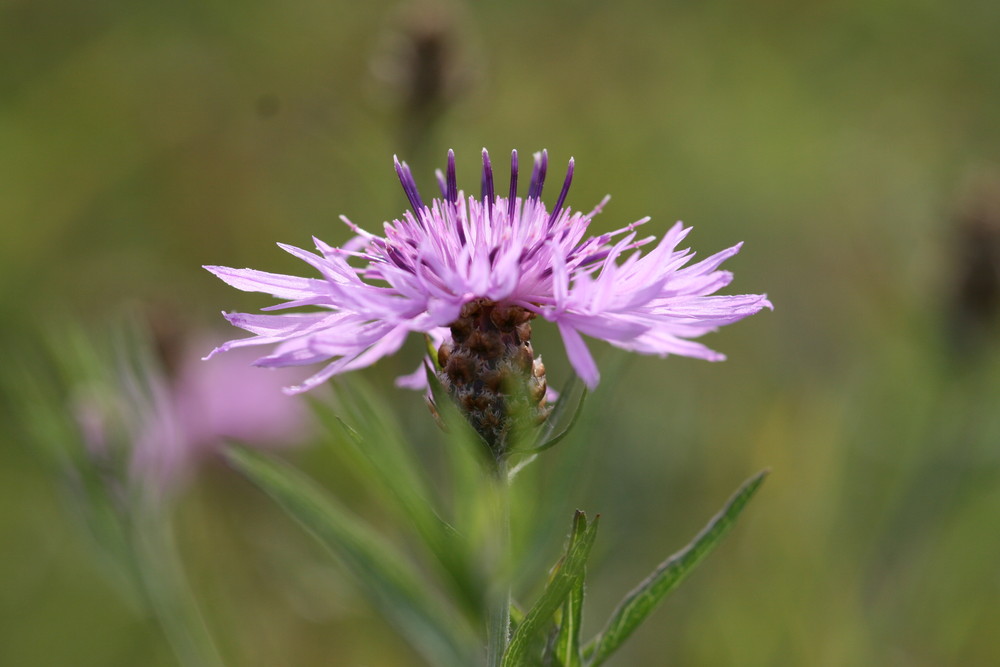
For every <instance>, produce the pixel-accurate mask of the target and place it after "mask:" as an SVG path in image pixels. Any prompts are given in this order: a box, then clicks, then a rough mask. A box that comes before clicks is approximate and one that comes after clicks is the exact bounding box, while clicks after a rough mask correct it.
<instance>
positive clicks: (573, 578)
mask: <svg viewBox="0 0 1000 667" xmlns="http://www.w3.org/2000/svg"><path fill="white" fill-rule="evenodd" d="M599 519H600V516H597V517H594V520H593V521H592V522H591V523H590V525H589V526H588V525H587V516H586V515H585V514H584V513H583V512H580V511H577V512H576V514H575V515H574V517H573V529H572V532H571V533H570V539H569V544H568V545H567V547H566V555H565V556H564V557H563V559H562V561H561V562H560V563H559V564H558V565H556V568H555V571H554V572H553V574H552V577H551V578H550V579H549V582H548V584H546V586H545V590H544V591H543V592H542V595H541V597H539V598H538V601H537V602H535V604H534V606H533V607H532V608H531V609H530V610H529V611H528V613H527V614H525V616H524V619H523V620H522V621H521V622H520V623H519V624H518V626H517V630H515V631H514V635H513V636H512V637H511V639H510V644H509V645H508V646H507V652H506V653H505V654H504V656H503V662H502V663H501V665H502V667H520V666H521V665H524V664H525V663H526V662H527V661H528V651H529V649H530V648H531V646H532V645H533V643H534V641H535V639H536V638H537V637H538V636H539V635H540V634H541V633H542V632H543V630H544V629H545V627H546V625H547V624H548V622H549V620H550V619H551V618H552V615H553V614H555V612H556V610H557V609H559V607H560V606H561V605H562V604H563V603H564V602H565V601H566V598H567V596H568V595H569V594H570V592H571V591H572V590H573V589H574V588H575V587H576V586H577V585H578V584H581V583H582V581H583V577H584V572H585V569H586V565H587V558H588V557H589V556H590V549H591V547H593V546H594V540H595V539H596V538H597V524H598V521H599Z"/></svg>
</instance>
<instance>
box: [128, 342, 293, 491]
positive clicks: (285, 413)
mask: <svg viewBox="0 0 1000 667" xmlns="http://www.w3.org/2000/svg"><path fill="white" fill-rule="evenodd" d="M205 345H207V342H206V339H205V338H198V339H196V340H194V341H193V342H192V343H191V344H189V345H186V346H185V347H186V349H187V352H186V353H185V354H183V355H182V361H181V364H180V367H179V368H178V369H177V373H176V375H175V377H174V378H173V379H172V380H167V379H166V378H163V377H161V376H153V377H151V378H148V379H147V380H146V384H147V386H146V390H145V393H146V394H147V395H148V397H149V400H148V401H147V403H146V405H145V407H144V409H142V411H141V415H140V418H139V420H138V423H137V424H136V425H135V427H134V430H135V433H136V435H135V439H134V443H133V452H132V458H131V473H132V475H133V478H134V479H135V480H136V481H138V482H140V483H145V482H149V483H151V484H152V485H153V487H154V489H155V490H158V491H169V490H170V489H172V488H174V487H176V486H177V485H178V484H179V483H181V482H183V480H184V479H185V478H187V477H188V476H189V475H190V474H191V472H192V471H193V470H194V469H196V468H197V466H198V465H200V464H201V463H203V462H204V461H206V460H207V459H210V458H211V457H212V456H213V455H214V454H215V453H216V452H217V451H218V449H219V448H220V447H221V446H223V445H225V444H227V443H233V442H235V443H241V444H245V445H249V446H253V447H256V448H283V447H289V446H292V445H295V444H298V443H301V442H303V441H304V440H305V439H306V438H307V437H308V435H309V433H310V431H311V428H312V422H311V418H310V412H309V410H308V407H307V406H306V405H305V403H304V401H303V400H302V399H301V398H299V397H294V396H286V395H284V394H282V393H281V392H280V390H279V389H280V387H282V386H284V385H286V384H287V383H288V382H290V381H291V380H292V379H293V378H292V377H291V376H290V375H289V372H290V371H287V370H281V369H275V370H273V371H270V372H267V373H261V372H260V370H258V369H255V368H253V367H252V366H251V365H250V364H251V362H252V361H253V358H254V356H255V355H253V354H247V353H245V352H240V353H238V354H234V355H226V356H223V357H219V358H218V359H213V360H211V361H209V362H203V361H201V359H200V358H199V355H198V354H197V353H196V352H195V350H196V349H204V347H203V346H205Z"/></svg>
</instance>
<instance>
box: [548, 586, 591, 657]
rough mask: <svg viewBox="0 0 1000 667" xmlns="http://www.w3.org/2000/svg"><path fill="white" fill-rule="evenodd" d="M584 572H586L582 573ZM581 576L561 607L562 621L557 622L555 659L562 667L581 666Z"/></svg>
mask: <svg viewBox="0 0 1000 667" xmlns="http://www.w3.org/2000/svg"><path fill="white" fill-rule="evenodd" d="M584 574H586V573H584ZM584 578H585V576H581V577H580V578H579V579H578V580H577V582H576V584H575V585H574V586H573V588H572V589H571V590H570V592H569V595H568V596H566V602H564V603H563V608H562V622H561V623H560V624H559V634H558V635H557V636H556V645H555V651H556V659H557V660H558V661H559V664H560V665H561V666H562V667H581V666H582V665H583V657H582V655H581V653H580V623H581V622H582V621H583V583H584Z"/></svg>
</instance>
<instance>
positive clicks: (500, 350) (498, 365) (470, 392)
mask: <svg viewBox="0 0 1000 667" xmlns="http://www.w3.org/2000/svg"><path fill="white" fill-rule="evenodd" d="M534 317H535V314H534V313H532V312H531V311H529V310H525V309H524V308H522V307H520V306H513V305H509V304H498V303H496V302H493V301H490V300H488V299H476V300H475V301H470V302H469V303H467V304H465V306H463V308H462V312H461V314H460V315H459V317H458V319H457V320H455V321H454V322H452V323H451V337H452V340H451V341H450V342H446V343H444V344H443V345H441V347H440V348H439V349H438V363H440V365H441V368H442V371H441V372H440V373H439V376H440V378H441V382H442V383H443V384H444V386H445V387H447V389H448V393H449V394H450V395H451V397H452V399H454V400H455V402H456V403H457V404H458V406H459V409H461V410H462V412H463V413H464V414H465V416H466V418H467V419H468V420H469V423H471V424H472V426H473V428H475V429H476V431H477V432H478V433H479V435H481V436H482V437H483V439H484V440H485V441H486V444H487V445H489V447H490V450H491V451H492V453H493V454H494V456H496V457H497V458H498V459H499V458H502V457H503V456H504V454H505V453H506V452H507V451H508V450H509V447H510V445H511V441H512V439H513V438H514V437H516V435H517V433H518V431H519V429H521V428H524V427H528V426H537V425H538V424H541V423H542V422H544V421H545V419H546V418H547V417H548V416H549V412H551V406H549V405H547V404H546V402H545V390H546V384H545V366H544V365H543V364H542V358H541V357H538V358H537V359H536V358H534V351H533V350H532V348H531V323H530V322H531V320H532V319H534Z"/></svg>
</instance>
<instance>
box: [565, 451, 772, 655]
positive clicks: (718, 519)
mask: <svg viewBox="0 0 1000 667" xmlns="http://www.w3.org/2000/svg"><path fill="white" fill-rule="evenodd" d="M768 472H769V471H767V470H762V471H761V472H759V473H757V474H756V475H754V476H753V477H751V478H750V479H749V480H747V481H746V482H744V483H743V486H741V487H740V488H739V490H737V491H736V493H735V494H733V496H732V498H730V499H729V502H727V503H726V506H725V507H723V508H722V510H721V511H720V512H719V513H718V514H716V515H715V516H714V517H713V518H712V520H711V521H709V523H708V525H707V526H705V528H703V529H702V531H701V532H700V533H698V535H697V536H696V537H695V538H694V540H693V541H692V542H691V543H690V544H688V545H687V546H686V547H684V548H683V549H682V550H681V551H678V552H677V553H676V554H674V555H673V556H671V557H670V558H668V559H667V560H665V561H663V562H662V563H661V564H660V565H659V567H657V568H656V570H654V571H653V573H652V574H651V575H649V577H647V578H646V579H645V580H644V581H643V582H642V583H640V584H639V585H638V586H637V587H636V588H635V589H634V590H632V592H630V593H629V594H628V595H626V596H625V599H624V600H622V601H621V603H620V604H619V605H618V608H617V609H615V611H614V612H613V613H612V614H611V618H610V619H609V620H608V622H607V624H606V625H605V626H604V629H603V630H602V631H601V632H600V634H598V635H597V636H596V637H595V638H594V639H593V640H592V641H591V642H590V643H589V644H588V645H587V647H586V648H585V649H584V658H585V659H586V660H587V664H588V665H589V666H590V667H596V665H600V664H601V663H603V662H604V661H605V660H607V659H608V657H609V656H610V655H611V654H612V653H614V652H615V651H616V650H617V649H618V647H620V646H621V645H622V643H623V642H624V641H625V640H626V639H628V637H629V636H630V635H631V634H632V633H633V632H634V631H635V629H636V628H638V627H639V625H640V624H641V623H642V622H643V621H644V620H646V617H647V616H649V614H650V613H651V612H652V611H653V609H655V608H656V606H657V605H658V604H659V603H660V602H662V601H663V599H664V598H665V597H666V596H667V595H668V594H669V593H670V592H671V591H672V590H674V588H676V587H677V585H678V584H680V582H681V581H683V580H684V578H685V577H686V576H687V575H688V574H689V573H690V572H691V570H693V569H694V567H695V566H696V565H697V564H698V563H699V562H701V560H702V559H703V558H705V556H707V555H708V554H709V553H710V552H711V551H712V550H713V549H714V548H715V547H716V546H718V544H719V542H720V541H721V540H722V538H723V537H725V535H726V533H728V532H729V530H730V528H732V527H733V524H734V522H735V521H736V518H737V517H738V516H739V515H740V513H741V512H742V511H743V508H744V507H746V504H747V503H748V502H749V501H750V498H751V497H753V495H754V493H755V492H756V491H757V489H758V488H760V485H761V484H762V483H763V482H764V478H765V477H766V476H767V473H768Z"/></svg>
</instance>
